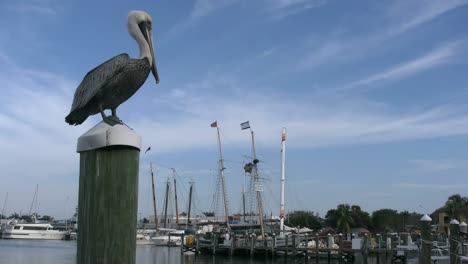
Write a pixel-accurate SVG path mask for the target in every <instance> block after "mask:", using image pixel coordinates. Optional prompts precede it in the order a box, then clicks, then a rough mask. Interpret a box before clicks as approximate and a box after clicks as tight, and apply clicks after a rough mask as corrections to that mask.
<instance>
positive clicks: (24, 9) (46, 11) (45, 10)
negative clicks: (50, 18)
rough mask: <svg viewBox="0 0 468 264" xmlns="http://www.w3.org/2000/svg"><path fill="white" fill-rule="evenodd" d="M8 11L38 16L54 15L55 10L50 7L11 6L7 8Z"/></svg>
mask: <svg viewBox="0 0 468 264" xmlns="http://www.w3.org/2000/svg"><path fill="white" fill-rule="evenodd" d="M8 10H10V11H13V12H18V13H22V14H26V15H28V14H38V15H56V14H57V10H56V9H55V8H53V7H50V6H39V5H26V4H19V5H11V6H8Z"/></svg>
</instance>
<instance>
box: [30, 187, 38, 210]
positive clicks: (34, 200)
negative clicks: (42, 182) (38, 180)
mask: <svg viewBox="0 0 468 264" xmlns="http://www.w3.org/2000/svg"><path fill="white" fill-rule="evenodd" d="M38 189H39V184H37V185H36V191H35V192H34V197H33V200H32V202H31V207H29V215H31V213H32V209H33V206H34V205H36V206H35V209H34V211H37V202H36V201H37V190H38Z"/></svg>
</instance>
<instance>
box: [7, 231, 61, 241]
mask: <svg viewBox="0 0 468 264" xmlns="http://www.w3.org/2000/svg"><path fill="white" fill-rule="evenodd" d="M66 234H67V232H60V231H59V232H38V233H32V232H22V233H20V232H14V233H9V232H3V235H2V238H4V239H45V240H63V239H65V235H66Z"/></svg>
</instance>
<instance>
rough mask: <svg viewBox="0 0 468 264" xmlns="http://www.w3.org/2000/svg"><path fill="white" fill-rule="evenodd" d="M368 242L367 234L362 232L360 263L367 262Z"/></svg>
mask: <svg viewBox="0 0 468 264" xmlns="http://www.w3.org/2000/svg"><path fill="white" fill-rule="evenodd" d="M368 242H369V236H368V235H367V234H364V242H363V243H362V263H363V264H367V256H368V255H369V248H368V247H367V243H368Z"/></svg>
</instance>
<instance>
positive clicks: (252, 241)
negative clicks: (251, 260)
mask: <svg viewBox="0 0 468 264" xmlns="http://www.w3.org/2000/svg"><path fill="white" fill-rule="evenodd" d="M256 238H257V237H256V235H255V234H252V236H251V239H250V256H251V257H253V256H254V250H255V240H256Z"/></svg>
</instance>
